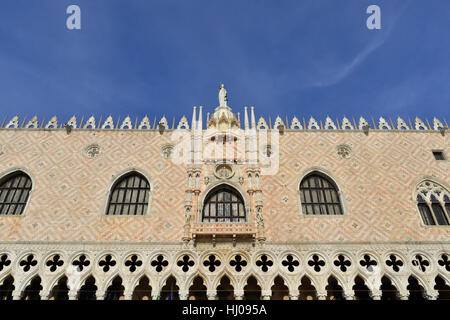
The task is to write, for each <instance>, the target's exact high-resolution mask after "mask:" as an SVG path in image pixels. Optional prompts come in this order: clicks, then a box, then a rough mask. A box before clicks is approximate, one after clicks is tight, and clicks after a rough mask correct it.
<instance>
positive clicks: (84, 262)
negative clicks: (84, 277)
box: [72, 254, 91, 272]
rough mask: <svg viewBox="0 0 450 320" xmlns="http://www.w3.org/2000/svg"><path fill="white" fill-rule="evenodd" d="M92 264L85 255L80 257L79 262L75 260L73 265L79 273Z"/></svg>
mask: <svg viewBox="0 0 450 320" xmlns="http://www.w3.org/2000/svg"><path fill="white" fill-rule="evenodd" d="M90 264H91V262H90V261H89V260H88V258H87V257H86V255H84V254H82V255H80V257H79V258H78V260H74V261H73V262H72V265H74V266H76V267H77V270H78V272H81V271H83V269H84V268H85V267H87V266H89V265H90Z"/></svg>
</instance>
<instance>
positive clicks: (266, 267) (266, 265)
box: [256, 254, 273, 272]
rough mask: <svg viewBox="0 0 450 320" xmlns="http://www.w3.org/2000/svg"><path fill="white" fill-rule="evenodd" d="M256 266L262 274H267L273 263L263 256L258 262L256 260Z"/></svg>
mask: <svg viewBox="0 0 450 320" xmlns="http://www.w3.org/2000/svg"><path fill="white" fill-rule="evenodd" d="M256 265H257V266H258V267H260V268H261V271H262V272H267V271H268V270H269V268H270V267H272V266H273V261H272V260H270V259H269V258H268V257H267V255H265V254H263V255H262V256H261V257H260V258H259V260H256Z"/></svg>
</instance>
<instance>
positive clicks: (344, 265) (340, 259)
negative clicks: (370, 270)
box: [333, 254, 352, 272]
mask: <svg viewBox="0 0 450 320" xmlns="http://www.w3.org/2000/svg"><path fill="white" fill-rule="evenodd" d="M333 263H334V265H335V266H336V267H338V268H339V269H340V270H341V271H342V272H347V269H349V268H350V266H351V265H352V262H351V261H350V260H349V259H348V258H347V257H346V256H344V255H343V254H340V255H338V256H337V259H336V260H334V262H333Z"/></svg>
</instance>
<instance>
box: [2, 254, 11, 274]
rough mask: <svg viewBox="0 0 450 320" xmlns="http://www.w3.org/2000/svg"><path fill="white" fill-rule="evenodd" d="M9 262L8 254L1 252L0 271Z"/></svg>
mask: <svg viewBox="0 0 450 320" xmlns="http://www.w3.org/2000/svg"><path fill="white" fill-rule="evenodd" d="M10 264H11V260H9V259H8V255H7V254H6V253H5V254H2V255H1V256H0V271H2V270H3V268H6V267H7V266H9V265H10Z"/></svg>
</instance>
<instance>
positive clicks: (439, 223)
mask: <svg viewBox="0 0 450 320" xmlns="http://www.w3.org/2000/svg"><path fill="white" fill-rule="evenodd" d="M203 119H204V120H205V121H203ZM133 120H134V121H133ZM448 136H449V132H448V126H447V123H446V121H445V119H437V118H434V119H433V121H431V123H430V122H429V121H428V120H425V122H424V121H422V120H421V119H419V118H416V119H415V120H414V122H412V121H411V120H408V121H405V120H403V119H401V118H398V119H397V120H396V122H395V123H394V122H393V121H392V120H390V119H387V120H386V119H383V118H380V119H379V121H377V122H375V120H374V119H364V118H362V117H361V118H360V119H359V120H358V121H356V120H355V119H348V118H344V119H343V120H342V121H339V120H337V119H336V120H333V119H331V118H329V117H327V118H326V120H325V121H323V122H322V121H317V120H315V119H314V118H310V119H309V120H305V119H304V118H297V117H293V118H291V119H288V118H285V119H282V118H280V117H276V118H275V120H274V122H273V123H272V119H271V118H268V119H265V118H262V117H261V118H259V119H258V120H257V119H256V117H255V110H254V108H253V107H251V108H247V107H245V108H244V112H243V116H242V118H241V114H240V113H233V111H232V109H231V107H230V106H228V102H227V98H226V91H225V88H224V87H223V86H222V87H221V88H220V92H219V106H218V107H217V108H215V110H214V112H212V113H211V114H210V113H207V114H206V115H205V114H204V111H203V108H202V107H199V108H196V107H194V108H193V115H192V120H191V121H190V122H189V121H188V120H187V118H186V117H184V116H183V117H182V118H181V119H180V120H179V121H177V122H175V119H174V120H173V122H172V123H171V124H170V123H169V121H168V120H167V119H166V118H164V117H163V118H162V119H160V120H159V121H157V120H156V118H155V120H154V121H153V122H152V121H150V120H149V119H148V117H145V118H143V119H131V118H130V117H126V118H125V119H123V120H120V119H117V120H114V119H113V118H112V117H108V118H106V119H105V120H102V119H95V118H94V117H90V118H88V119H86V120H85V119H84V118H82V119H77V118H76V117H72V118H71V119H69V121H68V122H67V123H59V122H58V119H57V118H56V117H53V118H52V119H50V120H49V121H48V122H46V121H45V120H41V121H40V120H38V118H37V117H34V118H32V119H30V120H28V119H19V118H18V117H14V118H12V119H6V118H5V119H4V120H3V122H2V123H1V128H0V145H1V154H0V298H1V299H212V300H215V299H449V290H450V287H449V285H450V226H449V219H450V170H449V167H450V163H449V161H448V157H449V156H450V143H449V139H448Z"/></svg>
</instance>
